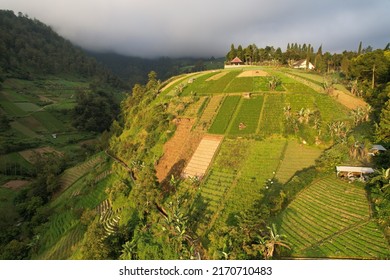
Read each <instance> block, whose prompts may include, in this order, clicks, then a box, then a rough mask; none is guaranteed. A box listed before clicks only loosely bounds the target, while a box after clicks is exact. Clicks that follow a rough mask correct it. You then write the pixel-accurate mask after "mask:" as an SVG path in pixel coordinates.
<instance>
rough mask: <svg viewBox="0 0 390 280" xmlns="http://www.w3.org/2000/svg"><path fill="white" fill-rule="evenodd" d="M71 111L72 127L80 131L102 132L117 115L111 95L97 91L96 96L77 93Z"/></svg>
mask: <svg viewBox="0 0 390 280" xmlns="http://www.w3.org/2000/svg"><path fill="white" fill-rule="evenodd" d="M76 101H77V105H76V106H75V108H74V109H73V125H74V126H75V127H77V128H78V129H80V130H88V131H96V132H103V131H104V130H106V129H108V128H109V127H110V125H111V123H112V121H113V120H114V118H115V116H116V115H117V114H118V107H117V105H116V104H115V102H113V96H112V94H107V93H105V92H103V91H98V92H97V93H96V94H91V93H79V94H78V95H77V96H76Z"/></svg>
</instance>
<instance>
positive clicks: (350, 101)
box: [332, 90, 367, 110]
mask: <svg viewBox="0 0 390 280" xmlns="http://www.w3.org/2000/svg"><path fill="white" fill-rule="evenodd" d="M332 96H333V97H334V98H335V99H336V100H337V101H338V102H340V103H341V104H343V105H344V106H345V107H347V108H348V109H352V110H355V109H356V108H357V107H362V108H364V107H366V106H367V103H366V102H365V101H364V100H362V99H360V98H357V97H355V96H352V95H348V94H346V93H345V92H342V91H341V90H334V92H333V95H332Z"/></svg>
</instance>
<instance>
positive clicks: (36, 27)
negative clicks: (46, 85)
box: [0, 10, 123, 86]
mask: <svg viewBox="0 0 390 280" xmlns="http://www.w3.org/2000/svg"><path fill="white" fill-rule="evenodd" d="M0 67H1V69H0V70H1V71H2V76H3V77H4V76H6V77H16V78H22V79H34V78H35V77H36V76H37V75H58V74H69V75H81V76H83V77H85V78H91V77H95V78H96V81H99V82H101V83H106V84H111V85H113V86H121V85H123V84H121V81H120V80H119V79H118V78H116V76H114V75H112V74H111V72H110V71H108V70H106V69H104V67H103V66H102V65H100V64H98V63H97V62H96V60H95V59H93V58H91V57H89V56H87V55H86V54H85V52H84V51H82V50H81V49H79V48H77V47H75V46H74V45H73V44H72V43H71V42H69V41H68V40H66V39H64V38H62V37H61V36H59V35H58V34H57V33H56V32H55V31H53V30H52V28H51V27H50V26H47V25H45V24H44V23H42V22H40V21H39V20H37V19H30V18H29V17H28V16H27V15H23V14H22V13H19V14H18V15H15V14H14V12H13V11H4V10H2V11H0Z"/></svg>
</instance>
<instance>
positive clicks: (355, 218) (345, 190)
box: [281, 177, 370, 257]
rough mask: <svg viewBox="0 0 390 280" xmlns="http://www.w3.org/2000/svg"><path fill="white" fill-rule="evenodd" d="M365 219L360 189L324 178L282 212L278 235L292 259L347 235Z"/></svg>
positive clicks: (302, 193) (366, 214) (366, 206)
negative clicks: (287, 244) (289, 248)
mask: <svg viewBox="0 0 390 280" xmlns="http://www.w3.org/2000/svg"><path fill="white" fill-rule="evenodd" d="M369 219H370V214H369V206H368V202H367V199H366V196H365V191H364V189H362V188H359V187H356V186H354V185H350V184H348V183H345V182H343V181H341V180H337V179H335V178H332V177H325V178H323V179H321V180H319V181H317V182H315V183H313V184H312V185H310V186H309V187H307V188H306V189H305V190H304V191H303V192H301V193H300V194H299V195H298V196H297V198H296V199H295V200H294V201H293V202H292V203H291V204H290V205H289V206H288V208H287V209H286V210H285V211H284V212H283V213H282V215H281V232H282V233H283V234H286V236H287V240H288V241H289V242H290V244H291V245H292V247H293V256H295V257H305V256H306V255H305V250H306V249H308V248H311V247H313V246H314V247H315V246H317V245H318V244H321V243H322V242H324V241H328V240H329V238H331V237H332V236H336V235H342V234H344V233H345V234H348V232H349V230H350V229H351V230H352V229H353V228H357V227H358V226H360V225H362V224H363V223H365V222H368V221H369ZM351 232H353V231H351ZM352 240H353V239H352ZM358 242H359V241H356V244H355V245H357V244H358ZM347 251H348V250H347ZM349 255H350V256H353V250H351V251H350V252H349ZM322 256H324V255H322ZM318 257H321V256H318Z"/></svg>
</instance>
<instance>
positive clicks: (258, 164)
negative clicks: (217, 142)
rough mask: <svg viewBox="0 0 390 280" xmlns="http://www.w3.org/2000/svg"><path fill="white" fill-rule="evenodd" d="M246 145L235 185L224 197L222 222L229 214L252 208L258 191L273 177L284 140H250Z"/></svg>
mask: <svg viewBox="0 0 390 280" xmlns="http://www.w3.org/2000/svg"><path fill="white" fill-rule="evenodd" d="M247 144H248V152H247V154H246V156H245V157H242V158H241V168H240V169H239V170H240V173H239V176H238V179H237V184H235V185H234V186H232V187H231V189H230V192H229V194H228V195H227V197H226V200H225V203H224V205H225V207H224V214H223V216H222V220H226V219H228V217H229V215H230V214H232V215H235V214H237V213H239V212H241V211H244V210H246V209H248V208H249V207H251V206H252V203H253V202H254V200H255V199H256V198H258V196H259V191H260V190H261V188H263V187H264V183H265V181H266V180H268V179H272V178H273V177H274V172H275V171H276V170H277V167H278V165H279V162H280V159H281V156H282V151H283V149H284V146H285V145H286V140H284V139H268V140H267V141H253V140H250V141H248V143H247ZM238 145H240V142H239V143H238ZM238 157H240V155H238ZM237 160H239V159H237Z"/></svg>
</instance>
